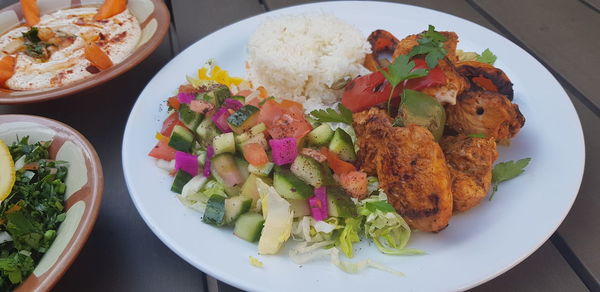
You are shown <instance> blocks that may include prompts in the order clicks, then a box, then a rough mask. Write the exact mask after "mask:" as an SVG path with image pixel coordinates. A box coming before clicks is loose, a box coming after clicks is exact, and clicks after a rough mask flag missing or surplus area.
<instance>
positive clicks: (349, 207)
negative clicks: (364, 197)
mask: <svg viewBox="0 0 600 292" xmlns="http://www.w3.org/2000/svg"><path fill="white" fill-rule="evenodd" d="M327 207H328V209H329V216H333V217H344V218H345V217H356V216H357V211H356V205H354V202H352V199H350V196H348V194H346V191H344V189H342V188H341V187H337V186H330V187H327Z"/></svg>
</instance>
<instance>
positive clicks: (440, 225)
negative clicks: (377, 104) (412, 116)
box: [354, 108, 452, 232]
mask: <svg viewBox="0 0 600 292" xmlns="http://www.w3.org/2000/svg"><path fill="white" fill-rule="evenodd" d="M354 121H355V122H354V129H355V131H356V134H357V139H358V145H359V147H361V148H360V150H359V153H358V155H359V161H361V163H362V168H363V170H366V171H367V172H371V173H372V172H373V166H374V167H375V172H376V174H377V177H378V178H379V183H380V186H381V188H382V189H383V190H384V191H385V192H386V194H387V195H388V201H389V202H390V203H391V204H392V205H393V206H394V208H395V209H396V211H398V213H399V214H400V215H402V216H403V218H404V219H405V220H406V221H407V222H408V224H409V225H410V226H411V227H412V228H416V229H419V230H421V231H426V232H438V231H441V230H442V229H444V228H445V227H446V226H448V221H449V220H450V217H451V216H452V193H451V183H450V172H449V169H448V166H447V165H446V161H445V159H444V154H443V152H442V149H441V147H440V146H439V144H438V143H436V142H435V141H434V138H433V135H432V134H431V132H429V130H427V129H426V128H423V127H421V126H417V125H409V126H407V127H392V125H391V122H390V118H389V117H387V114H385V112H383V110H380V109H377V108H371V109H370V110H368V111H363V112H360V113H357V114H355V115H354ZM373 162H374V163H373Z"/></svg>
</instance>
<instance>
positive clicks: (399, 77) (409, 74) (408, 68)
mask: <svg viewBox="0 0 600 292" xmlns="http://www.w3.org/2000/svg"><path fill="white" fill-rule="evenodd" d="M414 68H415V62H414V61H410V57H409V56H407V55H400V56H398V57H397V58H396V59H395V60H394V62H393V63H392V64H391V65H390V66H389V67H388V68H387V71H386V70H381V71H380V72H381V74H383V76H384V77H385V79H387V81H388V82H389V83H390V85H392V91H390V97H389V98H388V112H390V103H391V101H392V95H393V94H394V90H395V89H396V86H398V84H400V82H402V81H404V80H408V79H413V78H419V77H424V76H427V73H428V71H427V70H426V69H417V70H413V69H414Z"/></svg>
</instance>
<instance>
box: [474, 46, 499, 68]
mask: <svg viewBox="0 0 600 292" xmlns="http://www.w3.org/2000/svg"><path fill="white" fill-rule="evenodd" d="M496 58H497V57H496V55H494V53H492V51H490V49H485V51H483V52H481V55H479V56H477V59H476V60H477V61H478V62H482V63H488V64H490V65H494V62H496Z"/></svg>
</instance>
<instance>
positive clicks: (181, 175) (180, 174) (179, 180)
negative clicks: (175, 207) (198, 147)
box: [171, 170, 192, 194]
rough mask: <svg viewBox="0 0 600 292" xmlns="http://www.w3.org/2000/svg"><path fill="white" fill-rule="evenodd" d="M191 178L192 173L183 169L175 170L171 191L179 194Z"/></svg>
mask: <svg viewBox="0 0 600 292" xmlns="http://www.w3.org/2000/svg"><path fill="white" fill-rule="evenodd" d="M191 179H192V175H191V174H189V173H187V172H185V171H183V170H179V171H177V174H175V179H173V184H172V185H171V192H174V193H178V194H181V191H182V190H183V187H184V186H185V184H187V183H188V182H189V181H190V180H191Z"/></svg>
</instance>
